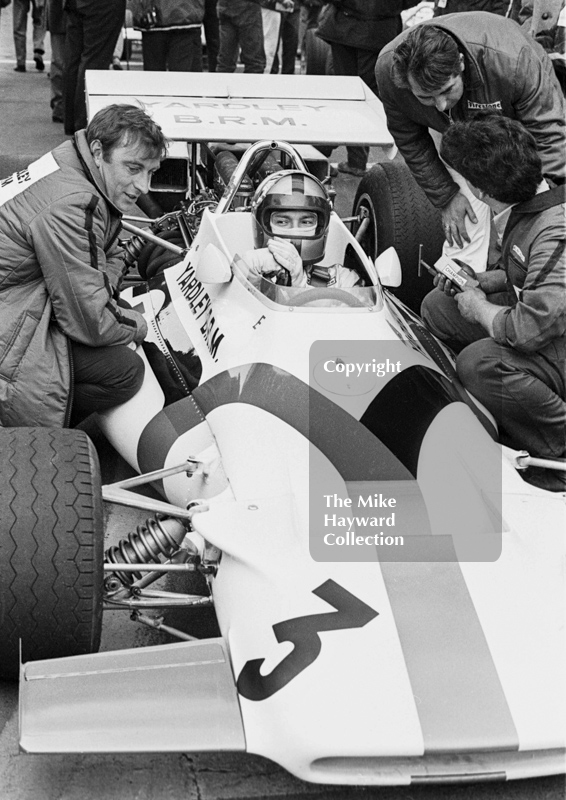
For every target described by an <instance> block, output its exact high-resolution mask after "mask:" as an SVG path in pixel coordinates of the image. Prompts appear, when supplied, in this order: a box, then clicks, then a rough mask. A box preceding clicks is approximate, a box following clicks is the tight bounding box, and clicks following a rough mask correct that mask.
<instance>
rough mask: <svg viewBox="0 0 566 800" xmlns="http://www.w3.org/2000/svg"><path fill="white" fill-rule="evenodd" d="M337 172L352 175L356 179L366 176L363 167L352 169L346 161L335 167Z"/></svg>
mask: <svg viewBox="0 0 566 800" xmlns="http://www.w3.org/2000/svg"><path fill="white" fill-rule="evenodd" d="M337 170H338V172H344V173H345V174H346V175H354V176H355V177H356V178H361V177H362V175H365V174H366V170H365V167H364V168H363V169H361V168H360V167H352V166H351V164H348V162H347V161H341V162H340V163H339V164H338V165H337Z"/></svg>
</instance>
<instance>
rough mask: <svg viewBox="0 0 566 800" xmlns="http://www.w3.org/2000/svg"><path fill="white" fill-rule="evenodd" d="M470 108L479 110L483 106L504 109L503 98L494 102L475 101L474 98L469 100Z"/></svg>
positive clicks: (497, 109)
mask: <svg viewBox="0 0 566 800" xmlns="http://www.w3.org/2000/svg"><path fill="white" fill-rule="evenodd" d="M468 108H469V109H472V110H474V109H475V110H478V109H481V108H494V109H495V110H496V111H502V110H503V108H502V106H501V100H496V101H495V102H494V103H475V102H473V101H472V100H468Z"/></svg>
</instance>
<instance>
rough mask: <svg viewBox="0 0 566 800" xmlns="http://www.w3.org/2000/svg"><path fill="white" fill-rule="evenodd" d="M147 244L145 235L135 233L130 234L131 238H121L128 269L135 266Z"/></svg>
mask: <svg viewBox="0 0 566 800" xmlns="http://www.w3.org/2000/svg"><path fill="white" fill-rule="evenodd" d="M145 244H146V240H145V239H144V238H143V236H135V235H133V236H130V238H129V239H120V247H121V248H122V249H123V250H124V253H125V255H124V262H125V264H126V268H127V269H130V267H133V266H134V264H135V263H136V261H137V260H138V256H139V254H140V253H141V251H142V250H143V248H144V246H145Z"/></svg>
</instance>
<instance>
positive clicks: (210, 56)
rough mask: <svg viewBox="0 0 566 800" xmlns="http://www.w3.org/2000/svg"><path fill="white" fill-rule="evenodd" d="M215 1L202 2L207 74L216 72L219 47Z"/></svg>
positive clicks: (206, 0)
mask: <svg viewBox="0 0 566 800" xmlns="http://www.w3.org/2000/svg"><path fill="white" fill-rule="evenodd" d="M216 3H217V0H205V2H204V20H203V25H204V38H205V40H206V61H207V68H208V71H209V72H216V65H217V64H218V48H219V47H220V28H219V25H218V11H217V10H216Z"/></svg>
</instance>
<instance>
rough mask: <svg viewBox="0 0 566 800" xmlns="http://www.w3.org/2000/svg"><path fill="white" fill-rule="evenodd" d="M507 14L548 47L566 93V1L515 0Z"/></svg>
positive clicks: (544, 46) (543, 45)
mask: <svg viewBox="0 0 566 800" xmlns="http://www.w3.org/2000/svg"><path fill="white" fill-rule="evenodd" d="M507 16H508V17H509V18H510V19H514V20H515V22H518V23H519V25H520V26H521V27H522V28H523V30H524V31H525V33H528V34H529V35H530V36H532V37H533V39H536V41H537V42H538V43H539V44H540V45H541V47H543V48H544V49H545V50H546V52H547V53H548V56H549V58H550V60H551V61H552V65H553V66H554V71H555V72H556V77H557V78H558V80H559V82H560V85H561V87H562V92H563V93H564V94H565V95H566V2H565V0H511V3H510V8H509V13H508V14H507Z"/></svg>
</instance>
